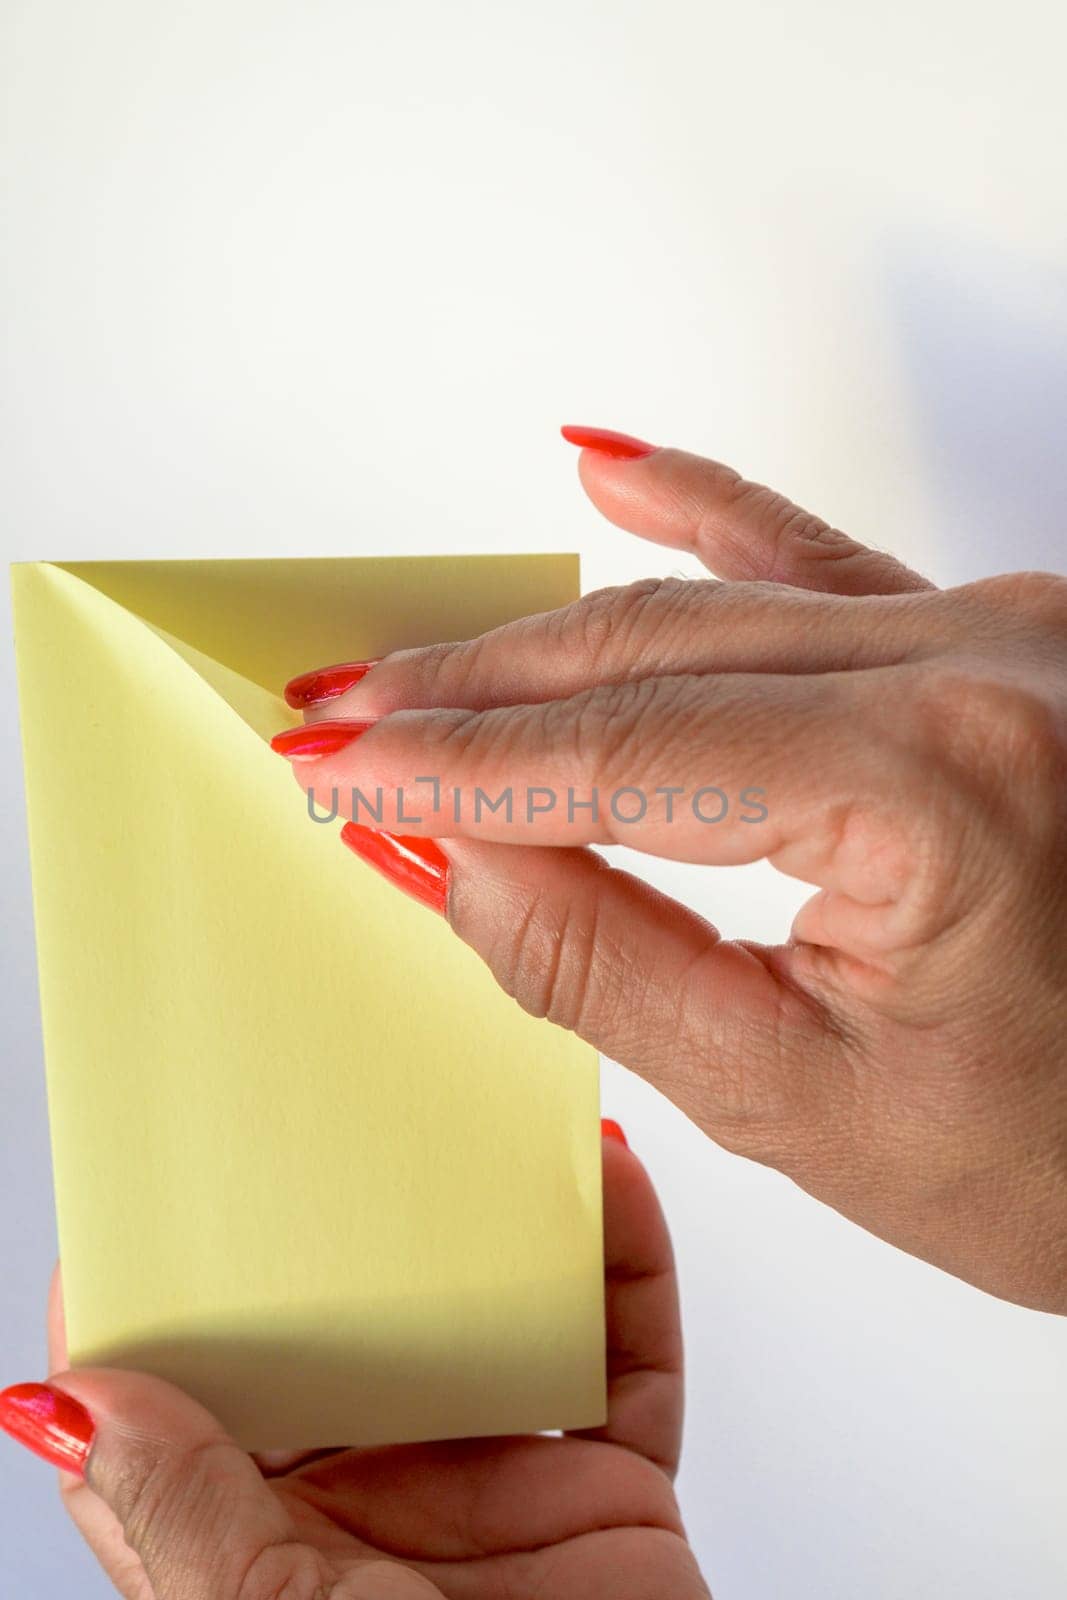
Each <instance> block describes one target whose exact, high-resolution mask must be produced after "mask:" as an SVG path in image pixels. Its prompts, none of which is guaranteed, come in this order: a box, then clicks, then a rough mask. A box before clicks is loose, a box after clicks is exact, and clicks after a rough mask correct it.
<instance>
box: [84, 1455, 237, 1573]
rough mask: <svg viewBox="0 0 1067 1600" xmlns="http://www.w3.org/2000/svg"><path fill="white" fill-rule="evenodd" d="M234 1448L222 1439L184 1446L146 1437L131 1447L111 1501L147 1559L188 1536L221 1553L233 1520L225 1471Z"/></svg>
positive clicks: (130, 1538) (128, 1538) (201, 1544)
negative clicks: (175, 1446) (161, 1444)
mask: <svg viewBox="0 0 1067 1600" xmlns="http://www.w3.org/2000/svg"><path fill="white" fill-rule="evenodd" d="M232 1448H233V1447H232V1445H230V1444H229V1442H228V1441H226V1440H223V1439H207V1440H203V1441H201V1442H200V1443H199V1444H197V1445H193V1446H191V1447H190V1448H188V1449H185V1450H174V1449H171V1448H161V1447H159V1446H158V1445H156V1444H155V1443H154V1442H153V1441H152V1440H149V1439H144V1440H142V1441H141V1442H140V1443H139V1445H137V1446H136V1447H134V1448H133V1449H127V1451H126V1454H125V1458H124V1461H123V1465H122V1467H121V1468H120V1469H119V1475H118V1479H117V1481H116V1483H115V1484H114V1487H113V1496H112V1504H113V1506H114V1508H115V1510H116V1512H117V1514H118V1516H119V1519H120V1521H121V1523H122V1527H123V1531H124V1533H125V1535H126V1538H127V1541H128V1542H129V1544H131V1545H132V1546H133V1548H134V1549H135V1550H137V1551H138V1552H139V1553H140V1554H141V1555H142V1556H143V1557H145V1558H146V1559H148V1560H152V1559H154V1558H155V1559H158V1556H159V1555H160V1553H166V1552H167V1551H168V1550H170V1549H171V1548H172V1547H173V1546H175V1545H177V1543H178V1542H179V1540H183V1541H184V1540H189V1539H194V1540H195V1541H196V1543H197V1546H198V1548H200V1549H201V1550H203V1549H205V1548H207V1549H217V1550H218V1551H219V1553H220V1554H221V1553H222V1551H223V1550H224V1549H225V1547H226V1542H227V1533H228V1528H229V1525H230V1524H229V1516H228V1512H227V1510H226V1494H225V1492H224V1486H225V1476H224V1474H225V1461H226V1456H227V1455H228V1453H229V1452H230V1451H231V1450H232Z"/></svg>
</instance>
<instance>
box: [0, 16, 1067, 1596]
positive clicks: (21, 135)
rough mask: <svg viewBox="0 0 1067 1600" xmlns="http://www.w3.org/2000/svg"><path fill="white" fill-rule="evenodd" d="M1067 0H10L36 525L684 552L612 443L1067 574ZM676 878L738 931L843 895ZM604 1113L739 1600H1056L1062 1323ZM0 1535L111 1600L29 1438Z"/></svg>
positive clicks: (167, 547) (16, 930) (630, 1115)
mask: <svg viewBox="0 0 1067 1600" xmlns="http://www.w3.org/2000/svg"><path fill="white" fill-rule="evenodd" d="M1061 15H1062V9H1061V8H1060V7H1059V6H1058V5H1055V4H1053V3H1052V0H1046V3H1044V4H1035V3H1031V0H1016V3H1014V4H1012V5H1011V6H1007V5H1004V6H991V5H988V4H978V5H975V4H964V3H952V0H923V3H921V4H919V3H915V0H898V3H896V4H895V5H893V6H873V5H864V4H858V3H856V0H851V3H846V0H811V3H809V4H806V5H805V4H796V5H792V6H787V5H770V4H767V3H755V4H753V3H749V4H742V3H740V0H739V3H737V4H733V5H729V6H727V5H723V4H720V3H709V4H698V3H696V0H660V3H659V4H657V5H655V6H652V5H641V4H635V3H632V0H613V3H611V4H606V3H602V0H594V3H590V0H566V3H560V0H539V3H538V4H537V5H513V4H507V3H503V0H495V3H479V0H457V3H453V4H451V5H441V4H433V3H431V0H411V3H407V4H394V5H386V4H379V5H376V6H371V5H368V4H363V3H359V0H346V3H340V0H338V3H326V0H255V3H254V4H253V3H251V0H186V3H183V4H181V5H174V4H169V5H167V4H152V3H150V0H147V3H146V0H94V3H93V4H91V5H86V4H81V3H77V0H7V3H6V5H5V6H4V9H3V15H2V19H0V30H2V36H0V60H2V66H0V73H2V82H0V102H2V109H0V115H2V118H3V144H2V151H0V154H2V161H3V183H4V233H5V235H6V238H5V244H4V252H3V261H2V264H0V287H2V294H3V307H4V320H5V335H4V336H5V370H4V378H3V392H2V403H3V419H2V423H3V425H2V439H0V449H2V452H3V462H2V466H3V489H2V513H3V530H4V531H3V543H4V551H3V554H4V555H5V557H6V558H8V559H12V560H15V559H19V560H24V559H33V558H60V559H61V558H77V557H83V558H87V557H121V556H136V557H152V556H156V557H161V556H193V555H262V556H265V555H296V554H308V553H312V554H334V553H336V554H356V553H373V552H392V551H416V552H418V551H424V552H426V551H434V550H464V551H477V550H490V549H493V550H508V549H514V550H532V549H546V550H547V549H556V548H579V549H580V550H581V551H582V554H583V558H584V573H585V582H586V585H587V586H588V587H594V586H598V585H600V584H603V583H608V582H614V581H624V580H626V579H628V578H630V577H634V576H638V575H641V574H645V573H656V572H666V571H671V570H681V571H687V572H689V571H694V570H695V569H694V568H693V567H692V565H691V564H689V563H685V562H682V561H679V560H678V559H677V558H675V557H673V556H671V554H670V553H669V552H664V551H662V550H658V549H656V548H652V547H642V546H640V545H638V544H637V543H636V542H635V541H633V540H630V539H628V538H627V537H626V536H625V535H623V534H621V533H619V532H617V531H616V530H614V529H611V528H609V527H607V526H606V525H603V524H601V522H600V521H599V520H598V518H597V516H596V514H595V513H594V512H593V511H592V509H591V508H590V507H589V506H588V504H587V503H586V502H585V501H584V499H583V498H582V496H581V493H580V491H579V489H578V486H577V483H576V478H575V456H574V452H573V451H571V450H570V448H569V447H568V446H566V445H564V444H563V443H561V442H560V440H559V438H558V434H557V431H556V430H557V427H558V424H559V423H561V422H564V421H577V422H591V423H599V424H603V425H607V426H614V427H619V428H623V429H627V430H630V431H633V432H635V433H638V434H641V435H644V436H646V437H648V438H651V439H653V440H655V441H657V442H660V443H673V444H678V445H682V446H685V447H688V448H690V449H696V450H700V451H702V452H704V453H707V454H712V455H716V456H719V457H722V458H724V459H726V460H729V461H731V462H733V463H734V464H735V465H737V466H739V467H741V468H742V469H744V470H745V471H746V472H747V473H748V474H749V475H750V476H756V477H761V478H763V479H765V480H767V481H770V482H772V483H774V484H775V485H777V486H778V487H781V488H783V489H785V490H787V491H788V492H789V493H790V494H792V496H793V497H794V498H795V499H797V500H799V501H801V502H803V503H807V504H808V505H809V506H810V507H811V508H812V509H815V510H818V511H820V512H822V513H823V514H824V515H826V516H827V517H829V518H830V519H831V520H834V521H836V522H838V523H839V524H840V525H843V526H845V527H847V528H849V529H850V530H851V531H853V532H854V533H856V534H858V535H859V536H861V537H864V538H866V539H869V540H871V541H874V542H877V543H880V544H882V545H884V546H886V547H888V548H892V549H894V550H896V551H897V552H899V553H900V554H901V555H903V556H904V557H905V558H906V559H908V560H909V561H911V562H912V563H913V564H916V565H919V566H921V567H923V568H925V569H926V570H927V571H928V572H930V573H931V574H932V575H934V576H936V577H938V578H939V579H940V580H942V581H945V582H959V581H964V580H966V579H967V578H969V577H972V576H975V575H978V574H980V573H987V572H992V571H996V570H999V569H1006V568H1010V567H1019V566H1044V567H1059V568H1061V569H1063V568H1064V566H1065V565H1067V562H1065V542H1067V541H1065V531H1064V530H1065V526H1067V519H1065V513H1064V510H1063V504H1064V491H1065V489H1067V464H1065V460H1064V451H1063V437H1064V431H1065V424H1067V309H1065V306H1067V301H1065V296H1064V288H1065V276H1067V271H1065V269H1067V210H1065V206H1064V197H1065V195H1067V109H1065V103H1067V102H1065V95H1064V90H1063V59H1064V47H1065V44H1067V39H1065V37H1064V28H1063V24H1062V22H1061V21H1060V20H1059V19H1060V16H1061ZM5 604H6V599H5ZM8 631H9V630H8V629H7V628H6V627H5V634H6V633H7V632H8ZM316 664H317V663H314V662H308V666H309V667H310V666H313V665H316ZM0 671H2V673H3V685H2V687H3V691H4V694H5V696H6V698H7V702H8V707H9V715H8V718H7V720H6V725H5V727H4V730H3V734H2V738H3V759H2V761H0V784H2V785H3V805H4V819H5V825H4V828H3V832H2V840H3V844H2V847H0V848H2V861H0V867H2V873H3V882H2V894H3V907H4V916H3V922H2V933H0V937H2V939H3V969H2V970H3V1031H4V1045H3V1060H2V1067H0V1072H2V1093H3V1118H2V1124H0V1142H2V1146H3V1148H2V1152H0V1162H2V1166H0V1186H2V1187H0V1195H2V1205H0V1250H2V1263H3V1265H2V1272H0V1383H7V1382H14V1381H19V1380H22V1379H26V1378H31V1377H35V1376H37V1375H39V1374H40V1373H41V1372H42V1363H43V1348H42V1340H41V1327H40V1323H41V1314H42V1310H43V1304H44V1295H45V1287H46V1282H47V1278H48V1273H49V1270H50V1267H51V1264H52V1259H53V1254H54V1244H53V1232H52V1227H53V1224H52V1215H51V1199H50V1187H49V1171H48V1150H47V1135H46V1126H45V1117H44V1100H43V1088H42V1066H41V1051H40V1039H39V1030H38V1016H37V1000H36V990H35V972H34V959H33V954H32V930H31V918H30V901H29V888H28V877H27V865H26V851H25V842H24V824H23V817H22V794H21V777H20V772H19V760H18V754H17V744H16V728H15V712H14V706H13V678H12V666H11V660H10V651H9V650H8V649H6V648H5V653H4V656H3V659H2V662H0ZM71 693H72V694H77V685H76V684H72V685H71ZM70 776H71V796H72V804H75V803H76V795H77V774H76V773H71V775H70ZM248 798H249V805H254V804H255V796H254V795H249V797H248ZM654 871H655V875H656V878H657V881H660V882H664V883H667V884H670V885H672V886H675V887H677V888H678V889H679V890H680V891H681V892H683V893H685V895H686V896H687V897H688V898H689V899H690V900H691V901H693V902H694V903H695V904H697V905H698V906H699V908H700V909H701V910H703V911H704V912H706V913H707V914H708V915H710V916H711V917H713V919H714V920H715V921H716V922H719V923H720V924H721V925H723V926H724V927H725V928H726V929H727V930H729V931H731V932H738V933H744V934H747V935H755V936H769V937H772V938H773V937H778V936H780V935H781V934H782V933H783V931H784V930H785V928H786V927H787V925H788V920H789V917H790V915H791V913H792V911H793V909H794V908H795V907H796V905H797V904H798V903H799V899H800V897H801V893H802V891H801V890H800V889H799V888H798V886H796V885H794V884H791V883H789V882H788V881H786V880H784V879H779V878H777V877H776V876H775V874H774V873H772V872H771V871H769V870H766V871H765V870H762V869H751V870H745V871H743V872H729V873H727V872H720V873H712V872H707V873H694V872H687V871H683V870H681V869H678V868H671V867H667V866H664V865H662V864H658V865H656V867H655V869H654ZM604 1101H605V1110H606V1111H607V1112H609V1113H611V1114H615V1115H618V1116H619V1117H620V1119H621V1120H622V1122H623V1123H624V1125H625V1126H626V1128H627V1130H628V1132H629V1134H630V1137H631V1140H632V1143H633V1145H634V1147H635V1148H636V1149H637V1150H638V1152H639V1153H640V1154H641V1155H642V1156H643V1157H644V1158H645V1159H646V1160H647V1161H648V1163H649V1165H650V1167H651V1169H652V1171H653V1173H654V1174H655V1176H656V1178H657V1180H658V1182H659V1184H660V1187H661V1190H662V1193H663V1195H664V1198H665V1201H666V1205H667V1208H668V1211H669V1215H670V1218H671V1221H672V1224H673V1228H674V1233H675V1238H676V1242H677V1247H678V1255H679V1259H680V1264H681V1269H682V1276H683V1286H684V1294H685V1314H686V1330H687V1337H688V1348H689V1360H690V1403H689V1426H688V1443H687V1450H686V1457H685V1466H684V1470H683V1474H682V1478H681V1494H682V1500H683V1504H684V1509H685V1513H686V1516H687V1519H688V1523H689V1528H690V1530H691V1533H692V1537H693V1539H694V1542H695V1544H696V1546H697V1548H698V1551H699V1554H700V1557H701V1560H702V1561H703V1563H704V1566H705V1569H706V1571H707V1573H708V1576H709V1578H710V1580H711V1582H712V1584H713V1586H714V1589H715V1593H716V1597H717V1600H771V1597H774V1600H778V1597H782V1600H787V1597H788V1600H804V1597H809V1596H810V1597H813V1600H814V1597H818V1600H856V1597H857V1596H860V1595H862V1596H864V1597H865V1600H913V1597H916V1596H923V1597H925V1596H931V1597H937V1600H954V1597H957V1596H958V1597H960V1600H964V1597H966V1600H994V1597H996V1600H1004V1597H1010V1600H1017V1597H1019V1600H1022V1597H1026V1600H1054V1597H1057V1596H1061V1595H1062V1594H1063V1593H1064V1591H1065V1588H1067V1534H1065V1531H1064V1528H1065V1519H1064V1506H1065V1503H1067V1499H1065V1497H1067V1416H1065V1412H1067V1403H1065V1402H1067V1374H1065V1359H1067V1324H1065V1323H1062V1322H1057V1321H1055V1320H1054V1319H1051V1318H1046V1317H1042V1316H1039V1315H1036V1314H1032V1313H1028V1312H1025V1311H1020V1310H1016V1309H1013V1308H1011V1307H1008V1306H1005V1305H1002V1304H999V1303H997V1302H995V1301H993V1300H991V1299H988V1298H986V1297H985V1296H983V1295H981V1294H980V1293H978V1292H976V1291H973V1290H971V1289H968V1288H966V1287H964V1286H962V1285H960V1284H958V1283H955V1282H953V1281H951V1280H949V1279H946V1278H943V1277H940V1276H939V1275H938V1274H936V1273H935V1272H933V1271H932V1270H930V1269H928V1268H926V1267H924V1266H921V1265H918V1264H916V1263H914V1262H912V1261H909V1260H907V1259H906V1258H904V1257H902V1256H900V1255H899V1254H897V1253H896V1252H895V1251H893V1250H891V1249H890V1248H888V1247H887V1246H884V1245H882V1244H879V1243H876V1242H874V1241H872V1240H871V1239H869V1238H867V1237H866V1236H864V1235H863V1234H861V1233H860V1232H858V1231H857V1230H856V1229H854V1228H852V1227H851V1226H849V1225H848V1224H846V1223H844V1222H843V1221H841V1220H840V1219H839V1218H838V1217H836V1216H835V1215H834V1214H832V1213H831V1212H829V1211H827V1210H825V1209H823V1208H822V1207H820V1206H819V1205H817V1204H816V1203H815V1202H814V1201H812V1200H809V1199H807V1198H806V1197H805V1196H803V1195H801V1194H800V1193H799V1192H797V1191H796V1190H794V1189H793V1188H792V1187H791V1185H790V1184H789V1183H788V1182H786V1181H785V1180H784V1179H782V1178H779V1177H777V1176H773V1175H769V1174H767V1173H765V1172H762V1171H759V1170H757V1169H754V1168H751V1167H748V1166H746V1165H744V1164H742V1163H740V1162H739V1161H737V1160H735V1159H733V1158H731V1157H728V1156H725V1155H723V1154H721V1153H719V1152H718V1151H716V1150H715V1149H714V1148H713V1147H712V1146H711V1145H710V1144H708V1143H707V1142H706V1141H705V1140H704V1139H703V1138H702V1137H701V1136H700V1135H699V1134H698V1133H697V1132H696V1131H695V1130H694V1129H693V1128H692V1127H691V1126H690V1125H688V1124H687V1123H686V1122H685V1121H684V1119H683V1118H682V1117H681V1116H680V1115H679V1114H678V1113H676V1112H674V1111H673V1110H671V1109H670V1108H669V1107H668V1106H667V1105H666V1104H665V1103H663V1102H661V1101H660V1100H659V1099H658V1098H657V1096H656V1095H655V1094H653V1093H652V1092H651V1091H650V1090H648V1089H647V1088H646V1087H645V1086H644V1085H642V1084H641V1083H638V1082H636V1081H634V1080H631V1079H630V1078H629V1077H628V1076H627V1075H626V1074H624V1073H623V1072H622V1071H621V1070H619V1069H617V1068H614V1067H608V1068H607V1069H606V1073H605V1083H604ZM0 1549H2V1555H0V1567H2V1569H3V1579H2V1581H0V1589H2V1590H3V1593H4V1594H8V1593H10V1594H12V1595H16V1594H17V1595H18V1596H19V1597H20V1600H21V1597H23V1596H25V1597H27V1600H28V1597H51V1596H55V1597H57V1600H58V1597H59V1596H64V1597H65V1596H67V1595H69V1594H71V1593H73V1592H76V1593H77V1594H78V1595H79V1597H80V1600H95V1597H96V1596H103V1595H105V1594H110V1593H111V1590H110V1588H109V1586H108V1585H107V1584H106V1583H105V1581H104V1580H103V1578H101V1577H100V1576H99V1575H98V1574H97V1573H96V1571H95V1569H94V1567H93V1564H92V1562H91V1560H90V1558H89V1556H88V1555H87V1553H85V1552H84V1551H83V1550H82V1549H81V1547H80V1546H79V1544H78V1541H77V1539H76V1536H75V1535H74V1534H73V1533H72V1532H71V1531H69V1530H68V1528H67V1526H66V1524H65V1522H64V1520H63V1518H62V1515H61V1513H60V1510H59V1508H58V1505H57V1504H56V1501H55V1495H54V1488H53V1481H52V1475H51V1473H50V1472H49V1471H48V1469H46V1468H45V1467H44V1466H43V1465H40V1464H38V1463H35V1462H33V1461H31V1460H30V1459H29V1458H26V1457H25V1456H24V1455H23V1454H22V1453H21V1452H20V1451H18V1450H16V1448H15V1447H14V1446H7V1445H6V1444H4V1443H3V1442H2V1441H0ZM650 1600H651V1597H650Z"/></svg>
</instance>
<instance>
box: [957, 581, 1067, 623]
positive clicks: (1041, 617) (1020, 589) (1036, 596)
mask: <svg viewBox="0 0 1067 1600" xmlns="http://www.w3.org/2000/svg"><path fill="white" fill-rule="evenodd" d="M967 593H969V594H970V595H972V596H973V597H974V598H976V599H978V600H982V601H985V602H986V603H987V604H990V605H992V606H993V608H994V609H996V610H998V611H1008V612H1012V613H1016V614H1018V615H1019V616H1021V617H1023V618H1025V619H1026V620H1027V621H1030V622H1033V623H1036V624H1037V625H1039V626H1045V627H1050V628H1052V629H1053V630H1055V631H1056V632H1067V578H1065V577H1062V576H1060V575H1059V574H1058V573H1055V572H1007V573H1002V574H1000V575H998V576H997V577H995V578H983V579H982V580H981V581H980V582H978V583H973V584H968V585H967Z"/></svg>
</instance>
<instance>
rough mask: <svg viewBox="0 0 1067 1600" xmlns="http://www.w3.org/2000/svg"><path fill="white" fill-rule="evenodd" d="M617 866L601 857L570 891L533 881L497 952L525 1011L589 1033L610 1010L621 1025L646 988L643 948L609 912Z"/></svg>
mask: <svg viewBox="0 0 1067 1600" xmlns="http://www.w3.org/2000/svg"><path fill="white" fill-rule="evenodd" d="M610 872H611V868H610V867H609V866H608V864H607V863H606V862H601V861H599V858H598V859H597V868H596V872H595V875H594V876H593V877H592V878H591V879H589V880H587V881H585V882H583V883H582V884H581V885H580V887H579V889H578V891H577V892H576V893H572V894H570V895H568V896H567V897H566V898H562V899H561V898H560V897H559V896H558V895H552V894H551V893H548V892H545V891H542V890H537V889H531V890H530V891H529V892H528V897H527V898H526V899H525V901H524V903H523V904H522V905H521V906H519V907H516V913H517V914H516V915H515V917H514V918H513V919H512V921H511V924H510V926H511V929H512V931H511V933H510V936H509V937H508V938H507V939H506V940H503V941H501V942H500V943H499V944H498V946H497V951H496V954H495V957H494V971H495V974H496V977H497V981H498V982H499V983H500V985H501V987H502V988H503V989H505V991H506V992H507V993H508V994H509V995H510V996H511V997H512V999H513V1000H516V1001H517V1002H518V1004H519V1005H520V1006H522V1008H523V1010H524V1011H527V1012H529V1013H530V1015H531V1016H535V1017H538V1018H540V1019H545V1020H547V1021H549V1022H553V1023H555V1024H556V1025H557V1026H558V1027H561V1028H566V1029H568V1030H571V1031H573V1032H576V1033H579V1034H582V1035H583V1036H584V1037H591V1036H595V1035H596V1034H597V1033H598V1032H599V1023H602V1022H603V1021H604V1019H605V1018H610V1019H611V1025H612V1027H613V1028H618V1027H619V1025H620V1023H621V1020H622V1019H623V1017H624V1016H626V1015H628V1014H629V1012H630V1010H631V1009H632V1007H633V1006H634V1005H635V1004H636V1003H639V998H638V997H639V996H640V993H641V992H642V988H643V979H642V974H643V970H644V968H643V964H642V960H641V958H640V953H639V952H637V951H634V950H632V949H628V948H627V947H626V946H625V945H623V944H622V943H620V941H619V939H618V938H616V937H615V936H614V935H613V934H612V932H611V929H610V926H609V924H608V922H607V920H606V919H605V917H604V916H603V914H602V911H603V907H602V899H601V889H602V886H603V878H604V875H605V874H609V873H610ZM598 1019H599V1022H598Z"/></svg>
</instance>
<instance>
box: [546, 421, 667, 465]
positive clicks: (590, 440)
mask: <svg viewBox="0 0 1067 1600" xmlns="http://www.w3.org/2000/svg"><path fill="white" fill-rule="evenodd" d="M559 431H560V433H561V434H562V435H563V437H564V438H565V439H566V440H568V442H569V443H570V444H577V445H581V447H582V449H583V450H599V451H601V453H602V454H603V455H606V456H618V457H619V458H620V459H621V460H630V461H632V460H635V459H636V457H638V456H650V455H651V454H652V452H653V451H654V450H658V449H659V445H658V444H646V443H645V441H644V439H635V438H634V436H633V434H630V433H616V432H615V430H614V429H613V428H578V427H574V426H572V424H571V423H569V422H568V423H566V424H565V425H564V426H563V427H562V428H561V429H560V430H559Z"/></svg>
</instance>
